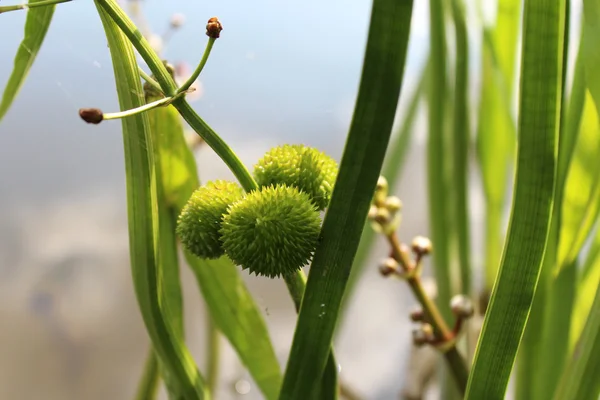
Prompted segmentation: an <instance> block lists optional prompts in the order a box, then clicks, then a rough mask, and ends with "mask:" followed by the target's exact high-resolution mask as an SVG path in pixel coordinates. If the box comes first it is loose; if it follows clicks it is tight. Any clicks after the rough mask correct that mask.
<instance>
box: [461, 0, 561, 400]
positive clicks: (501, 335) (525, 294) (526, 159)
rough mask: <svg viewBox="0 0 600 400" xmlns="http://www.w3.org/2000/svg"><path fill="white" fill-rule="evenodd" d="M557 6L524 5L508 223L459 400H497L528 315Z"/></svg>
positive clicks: (546, 163) (553, 82)
mask: <svg viewBox="0 0 600 400" xmlns="http://www.w3.org/2000/svg"><path fill="white" fill-rule="evenodd" d="M564 25H565V2H564V1H553V0H526V1H525V8H524V26H523V45H522V65H521V90H520V100H519V137H518V142H519V146H518V155H517V169H516V179H515V189H514V195H513V204H512V210H511V218H510V224H509V229H508V235H507V239H506V245H505V248H504V254H503V257H502V263H501V266H500V271H499V275H498V278H497V280H496V283H495V285H494V290H493V292H492V297H491V300H490V305H489V308H488V311H487V313H486V317H485V320H484V325H483V330H482V333H481V337H480V339H479V343H478V347H477V351H476V354H475V361H474V366H473V369H472V370H471V374H470V376H469V384H468V387H467V395H466V398H467V399H502V398H504V394H505V391H506V386H507V384H508V378H509V376H510V372H511V370H512V367H513V364H514V360H515V356H516V353H517V349H518V347H519V342H520V341H521V338H522V335H523V331H524V329H525V324H526V322H527V318H528V315H529V312H530V309H531V305H532V301H533V296H534V293H535V288H536V284H537V280H538V277H539V273H540V269H541V265H542V261H543V256H544V250H545V245H546V241H547V239H548V230H549V226H550V219H551V216H552V202H553V198H554V182H555V169H556V157H557V155H556V153H557V146H556V145H557V140H556V139H557V136H558V129H559V118H560V102H561V97H562V65H563V54H562V53H563V38H564Z"/></svg>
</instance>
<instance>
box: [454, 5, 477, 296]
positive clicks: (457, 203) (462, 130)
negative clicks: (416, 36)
mask: <svg viewBox="0 0 600 400" xmlns="http://www.w3.org/2000/svg"><path fill="white" fill-rule="evenodd" d="M452 15H453V18H454V28H455V32H456V72H455V74H456V79H455V83H454V120H453V125H454V126H453V135H452V150H453V151H452V161H453V164H454V165H453V168H452V172H453V178H454V179H453V180H452V181H453V190H452V193H454V201H453V206H454V215H455V216H454V221H455V225H456V238H457V245H458V259H459V266H460V285H461V289H460V292H461V293H465V294H470V293H471V290H472V288H471V285H472V283H471V257H470V251H471V246H470V233H469V214H468V211H467V210H468V208H469V205H468V164H469V148H470V140H471V138H470V127H469V101H468V100H469V97H468V89H469V88H468V86H469V43H468V35H467V21H466V16H465V6H464V3H463V1H462V0H452Z"/></svg>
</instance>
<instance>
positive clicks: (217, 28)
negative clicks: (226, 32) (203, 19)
mask: <svg viewBox="0 0 600 400" xmlns="http://www.w3.org/2000/svg"><path fill="white" fill-rule="evenodd" d="M222 30H223V25H221V21H219V19H218V18H217V17H212V18H211V19H209V20H208V23H207V24H206V36H208V37H211V38H213V39H218V38H219V36H220V35H221V31H222Z"/></svg>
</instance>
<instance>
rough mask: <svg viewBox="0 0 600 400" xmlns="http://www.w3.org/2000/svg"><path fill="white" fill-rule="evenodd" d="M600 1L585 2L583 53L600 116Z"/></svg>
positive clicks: (589, 0) (587, 75) (586, 71)
mask: <svg viewBox="0 0 600 400" xmlns="http://www.w3.org/2000/svg"><path fill="white" fill-rule="evenodd" d="M598 38H600V0H583V38H582V43H581V46H582V51H583V59H584V65H585V80H586V83H587V87H588V88H589V90H590V93H591V94H592V97H593V98H594V102H595V103H596V111H597V112H598V114H599V115H600V71H598V65H600V44H599V40H598Z"/></svg>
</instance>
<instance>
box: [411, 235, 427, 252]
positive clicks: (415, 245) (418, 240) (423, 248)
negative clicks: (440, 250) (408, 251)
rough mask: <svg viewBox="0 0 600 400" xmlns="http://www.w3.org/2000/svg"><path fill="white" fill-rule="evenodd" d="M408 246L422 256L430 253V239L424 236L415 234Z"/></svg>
mask: <svg viewBox="0 0 600 400" xmlns="http://www.w3.org/2000/svg"><path fill="white" fill-rule="evenodd" d="M410 247H411V248H412V251H413V252H414V253H415V254H417V255H419V256H423V255H426V254H429V253H431V249H432V245H431V240H429V239H428V238H426V237H425V236H416V237H415V238H414V239H413V241H412V243H411V244H410Z"/></svg>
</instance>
